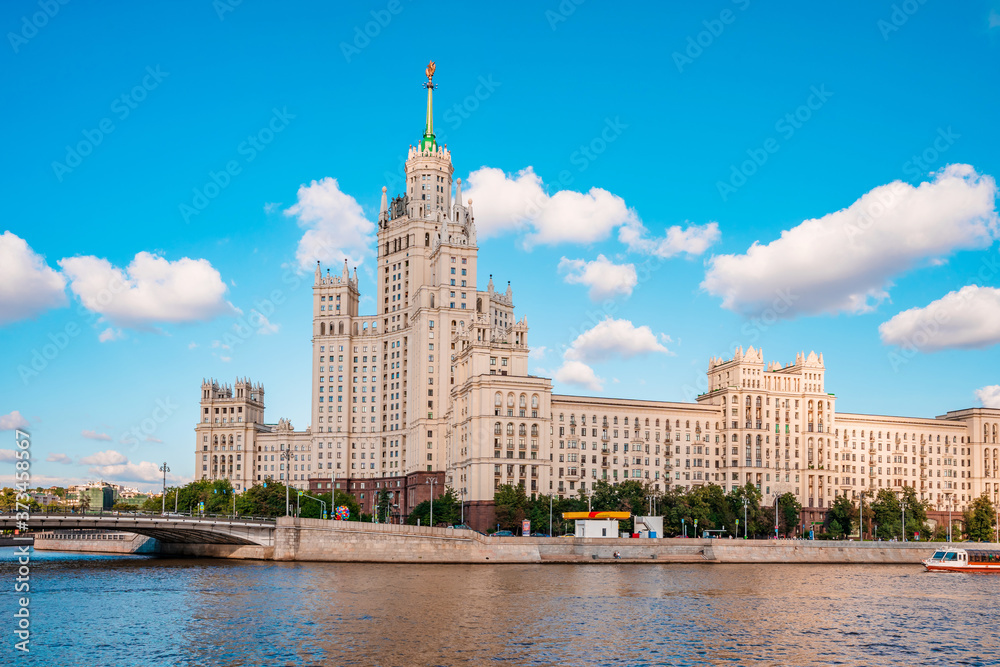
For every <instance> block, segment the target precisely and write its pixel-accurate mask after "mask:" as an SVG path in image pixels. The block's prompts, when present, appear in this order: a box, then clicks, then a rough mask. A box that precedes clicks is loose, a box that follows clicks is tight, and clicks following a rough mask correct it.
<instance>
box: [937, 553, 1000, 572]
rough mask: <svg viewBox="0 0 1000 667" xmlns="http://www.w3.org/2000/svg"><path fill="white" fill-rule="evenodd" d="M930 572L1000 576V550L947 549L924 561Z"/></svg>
mask: <svg viewBox="0 0 1000 667" xmlns="http://www.w3.org/2000/svg"><path fill="white" fill-rule="evenodd" d="M921 562H923V564H924V568H925V569H926V570H927V571H928V572H977V573H996V574H1000V550H996V549H957V548H955V547H947V548H946V549H939V550H937V551H935V552H934V555H933V556H931V557H930V558H927V559H925V560H923V561H921Z"/></svg>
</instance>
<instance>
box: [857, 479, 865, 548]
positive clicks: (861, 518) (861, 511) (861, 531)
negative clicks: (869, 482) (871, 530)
mask: <svg viewBox="0 0 1000 667" xmlns="http://www.w3.org/2000/svg"><path fill="white" fill-rule="evenodd" d="M858 524H859V526H858V535H860V536H861V541H862V542H864V541H865V492H864V491H862V492H861V502H860V503H858Z"/></svg>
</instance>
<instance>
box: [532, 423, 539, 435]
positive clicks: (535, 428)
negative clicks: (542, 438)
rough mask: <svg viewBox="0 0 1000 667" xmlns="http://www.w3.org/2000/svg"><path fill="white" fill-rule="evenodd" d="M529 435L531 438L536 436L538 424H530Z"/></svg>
mask: <svg viewBox="0 0 1000 667" xmlns="http://www.w3.org/2000/svg"><path fill="white" fill-rule="evenodd" d="M531 437H533V438H536V437H538V424H532V425H531Z"/></svg>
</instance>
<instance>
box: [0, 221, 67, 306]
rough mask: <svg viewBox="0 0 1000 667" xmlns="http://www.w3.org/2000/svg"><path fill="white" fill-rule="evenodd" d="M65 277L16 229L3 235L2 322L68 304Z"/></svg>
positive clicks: (0, 251) (0, 270)
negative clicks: (16, 233) (18, 233)
mask: <svg viewBox="0 0 1000 667" xmlns="http://www.w3.org/2000/svg"><path fill="white" fill-rule="evenodd" d="M65 290H66V279H65V278H64V277H63V276H62V274H60V273H59V272H58V271H56V270H55V269H53V268H52V267H50V266H49V265H48V264H46V263H45V258H44V257H42V256H41V255H39V254H38V253H36V252H35V251H34V250H32V249H31V247H30V246H28V244H27V242H26V241H25V240H24V239H22V238H21V237H19V236H17V235H15V234H14V233H13V232H9V231H8V232H4V233H3V234H2V235H0V325H4V324H10V323H11V322H16V321H18V320H23V319H25V318H29V317H36V316H38V314H39V313H41V312H43V311H46V310H48V309H50V308H58V307H60V306H65V305H66V304H67V301H68V300H67V299H66V292H65Z"/></svg>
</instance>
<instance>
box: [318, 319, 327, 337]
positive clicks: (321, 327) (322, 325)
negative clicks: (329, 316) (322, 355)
mask: <svg viewBox="0 0 1000 667" xmlns="http://www.w3.org/2000/svg"><path fill="white" fill-rule="evenodd" d="M319 335H320V336H325V335H326V322H320V323H319Z"/></svg>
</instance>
